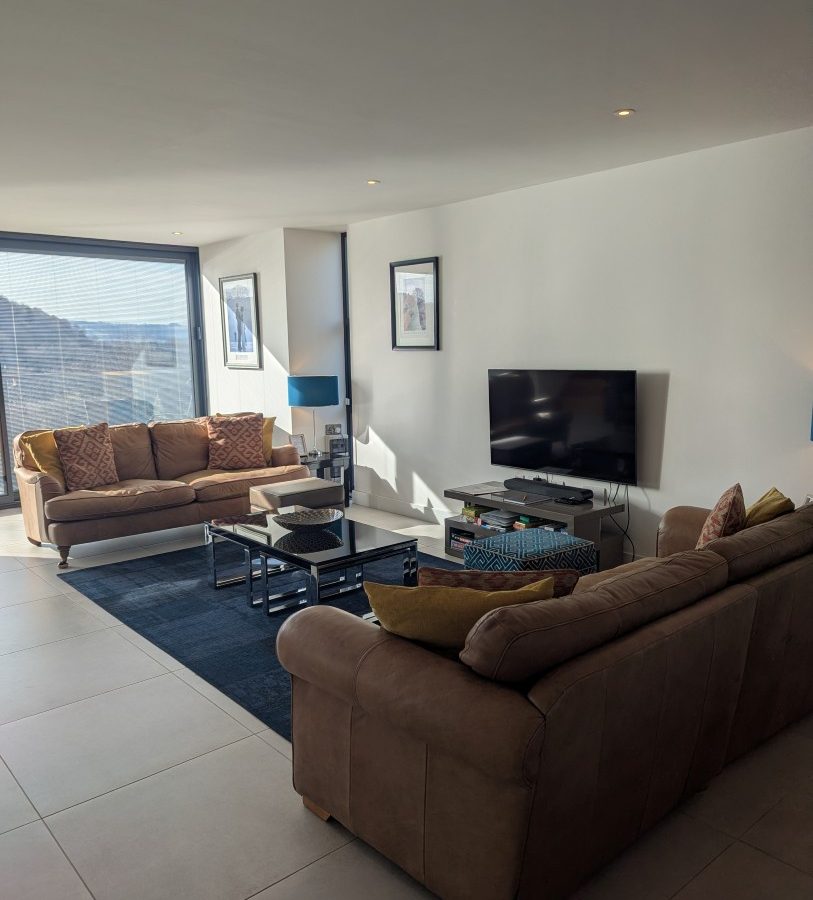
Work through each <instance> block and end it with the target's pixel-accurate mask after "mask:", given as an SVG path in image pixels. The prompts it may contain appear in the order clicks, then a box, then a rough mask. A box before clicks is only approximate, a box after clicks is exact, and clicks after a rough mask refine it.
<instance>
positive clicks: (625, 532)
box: [610, 483, 635, 559]
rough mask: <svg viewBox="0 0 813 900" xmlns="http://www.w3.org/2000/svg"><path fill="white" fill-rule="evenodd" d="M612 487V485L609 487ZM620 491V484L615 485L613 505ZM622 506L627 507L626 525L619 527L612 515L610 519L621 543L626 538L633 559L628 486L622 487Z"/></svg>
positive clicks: (633, 549) (633, 546) (633, 545)
mask: <svg viewBox="0 0 813 900" xmlns="http://www.w3.org/2000/svg"><path fill="white" fill-rule="evenodd" d="M610 487H612V485H610ZM620 490H621V484H620V483H619V484H617V485H616V486H615V493H614V494H613V503H615V501H616V498H617V497H618V492H619V491H620ZM624 505H625V506H626V507H627V524H626V525H621V524H620V523H619V522H618V520H617V519H616V517H615V516H614V515H612V514H611V515H610V519H611V520H612V522H613V524H614V525H615V527H616V528H617V529H618V530H619V531H620V532H621V535H622V538H621V540H622V542H623V540H624V538H626V539H627V540H628V541H629V543H630V547H631V548H632V558H633V559H635V542H634V541H633V539H632V538H631V537H630V486H629V485H628V484H626V485H624Z"/></svg>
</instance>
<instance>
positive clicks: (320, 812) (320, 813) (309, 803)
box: [302, 796, 332, 822]
mask: <svg viewBox="0 0 813 900" xmlns="http://www.w3.org/2000/svg"><path fill="white" fill-rule="evenodd" d="M302 802H303V803H304V804H305V809H307V810H308V811H310V812H312V813H313V814H314V815H315V816H317V817H318V818H320V819H321V820H322V821H323V822H327V820H328V819H330V818H332V816H331V815H330V813H329V812H328V811H327V810H326V809H322V807H321V806H317V805H316V804H315V803H314V802H313V800H311V799H310V798H309V797H305V796H303V797H302Z"/></svg>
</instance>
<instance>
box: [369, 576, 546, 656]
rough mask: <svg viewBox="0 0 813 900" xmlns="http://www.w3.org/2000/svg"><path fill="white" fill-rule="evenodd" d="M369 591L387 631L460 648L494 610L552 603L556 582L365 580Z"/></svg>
mask: <svg viewBox="0 0 813 900" xmlns="http://www.w3.org/2000/svg"><path fill="white" fill-rule="evenodd" d="M540 574H541V573H540ZM364 590H365V591H366V592H367V597H368V598H369V600H370V606H371V607H372V609H373V612H374V613H375V614H376V616H377V617H378V621H379V622H380V623H381V627H382V628H384V629H386V630H387V631H391V632H392V633H393V634H397V635H400V636H401V637H404V638H409V639H410V640H413V641H423V642H424V643H426V644H434V645H435V646H437V647H449V648H451V649H454V650H461V649H462V648H463V645H464V644H465V643H466V635H467V634H468V633H469V632H470V631H471V629H472V627H473V626H474V623H475V622H476V621H477V620H478V619H480V618H481V617H482V616H484V615H485V614H486V613H487V612H490V611H491V610H492V609H498V608H499V607H501V606H514V605H515V604H517V603H533V602H535V601H537V600H550V598H551V597H552V596H553V579H552V578H543V579H541V580H540V581H538V582H536V584H529V585H528V586H527V587H523V588H520V589H518V590H515V591H477V590H474V589H473V588H460V587H446V586H434V585H432V586H426V587H400V586H398V585H393V584H376V583H374V582H372V581H365V582H364Z"/></svg>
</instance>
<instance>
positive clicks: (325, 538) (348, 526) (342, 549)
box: [207, 506, 416, 566]
mask: <svg viewBox="0 0 813 900" xmlns="http://www.w3.org/2000/svg"><path fill="white" fill-rule="evenodd" d="M303 508H304V507H301V506H287V507H283V508H281V509H279V510H277V512H269V511H268V510H260V509H252V511H251V513H249V514H247V515H245V516H227V517H225V518H221V519H212V520H211V521H209V522H207V525H208V526H209V528H210V529H211V531H212V532H214V533H215V534H220V535H222V536H224V537H230V538H232V539H233V540H236V541H238V542H240V543H245V544H251V545H254V546H257V547H258V548H262V549H264V550H267V551H268V552H270V553H272V554H277V555H279V556H280V557H282V558H283V559H285V558H288V559H291V558H293V559H294V561H296V562H301V563H302V564H304V565H307V566H311V565H317V566H318V565H323V564H327V563H337V562H342V561H350V560H354V559H360V558H363V557H364V556H376V555H378V554H380V553H381V551H386V550H398V549H400V548H403V549H405V550H406V549H408V548H409V547H411V546H414V545H415V544H416V540H415V538H410V537H405V536H404V535H400V534H394V533H393V532H391V531H385V530H384V529H383V528H375V527H374V526H372V525H365V524H363V523H362V522H354V521H352V520H350V519H347V518H342V519H340V520H339V521H338V522H334V523H333V524H332V525H328V526H326V527H325V528H321V529H319V530H318V531H289V530H288V529H287V528H283V527H282V526H281V525H278V524H277V523H276V522H275V521H274V516H275V515H277V514H278V513H290V512H296V511H299V510H301V509H303Z"/></svg>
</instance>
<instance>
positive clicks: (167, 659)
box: [113, 625, 184, 672]
mask: <svg viewBox="0 0 813 900" xmlns="http://www.w3.org/2000/svg"><path fill="white" fill-rule="evenodd" d="M113 631H114V632H115V633H116V634H118V635H121V637H122V638H124V639H125V640H127V641H129V642H130V643H131V644H132V645H133V646H134V647H138V649H139V650H142V651H143V652H144V653H146V654H147V656H149V657H151V658H152V659H154V660H155V661H156V662H159V663H160V664H161V665H162V666H163V667H164V668H165V669H167V670H168V671H170V672H174V671H177V670H178V669H183V667H184V665H183V663H181V662H178V660H177V659H175V657H174V656H170V655H169V653H166V652H164V651H163V650H162V649H161V648H160V647H156V646H155V644H153V643H152V642H151V641H148V640H147V639H146V638H145V637H142V636H141V635H140V634H139V633H138V632H137V631H133V629H132V628H130V627H129V625H118V626H117V627H115V628H114V629H113Z"/></svg>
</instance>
